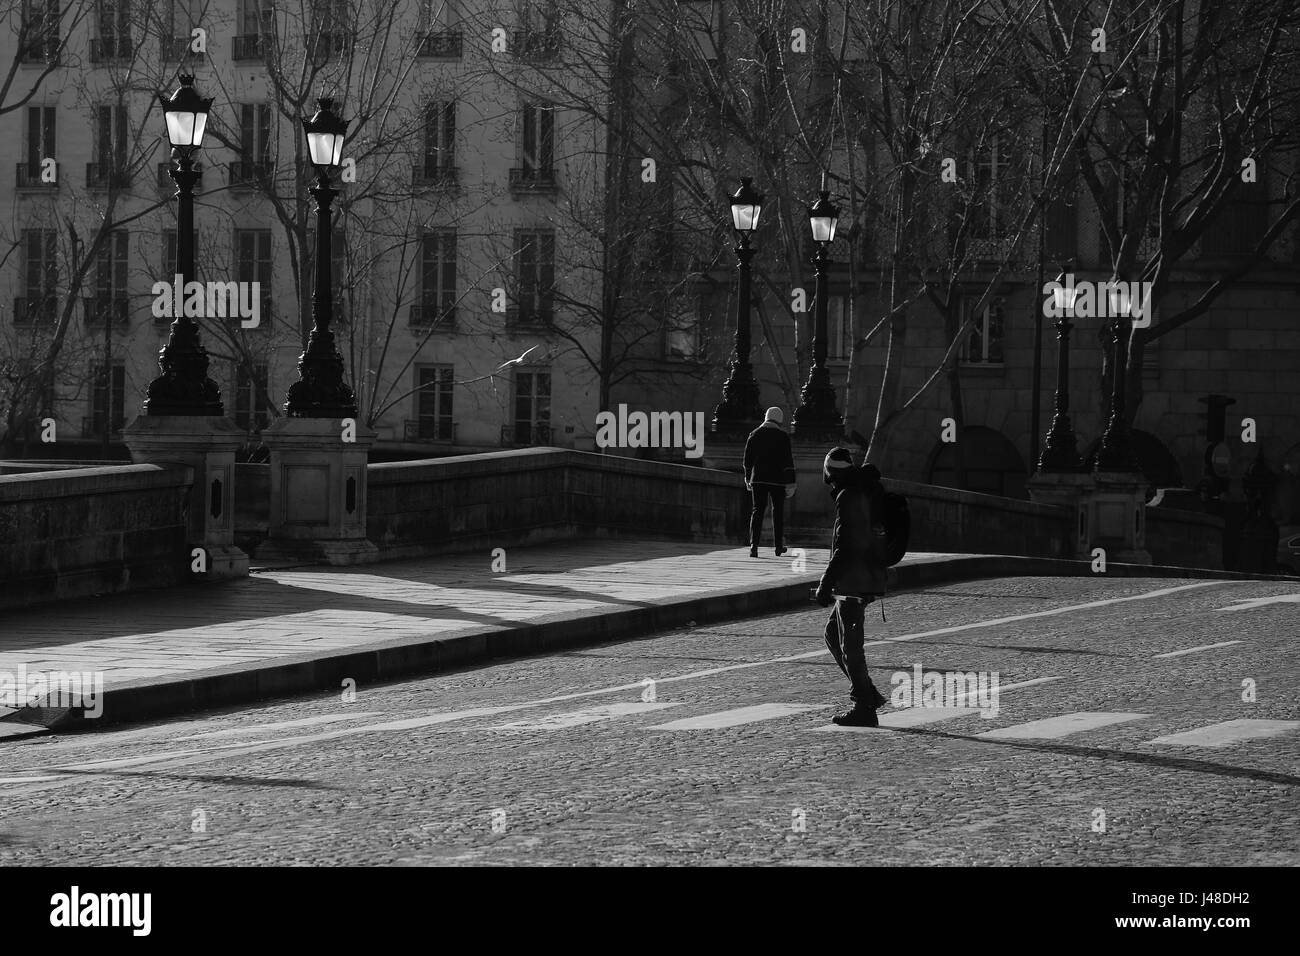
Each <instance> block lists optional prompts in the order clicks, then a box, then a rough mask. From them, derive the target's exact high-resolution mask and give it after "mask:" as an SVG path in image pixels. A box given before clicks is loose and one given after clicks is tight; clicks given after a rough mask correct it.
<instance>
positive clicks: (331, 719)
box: [171, 710, 384, 740]
mask: <svg viewBox="0 0 1300 956" xmlns="http://www.w3.org/2000/svg"><path fill="white" fill-rule="evenodd" d="M382 716H384V712H383V711H382V710H372V711H366V712H364V713H357V714H323V715H322V716H320V717H304V718H302V719H301V720H280V721H276V722H275V723H272V724H247V725H245V726H243V727H228V728H227V729H225V730H210V731H208V732H207V733H203V734H190V735H189V736H188V737H173V738H171V739H172V740H201V739H203V738H205V737H235V736H239V735H240V734H262V733H267V732H269V731H278V730H289V729H290V728H293V727H313V726H315V725H317V724H332V723H337V722H338V721H340V720H359V719H360V718H362V717H382Z"/></svg>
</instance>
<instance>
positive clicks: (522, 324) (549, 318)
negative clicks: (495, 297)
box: [506, 308, 555, 331]
mask: <svg viewBox="0 0 1300 956" xmlns="http://www.w3.org/2000/svg"><path fill="white" fill-rule="evenodd" d="M554 324H555V311H554V310H553V309H549V308H543V309H535V308H534V309H507V310H506V330H507V331H517V330H527V329H549V328H550V327H551V326H552V325H554Z"/></svg>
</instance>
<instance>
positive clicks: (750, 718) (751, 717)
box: [650, 704, 826, 730]
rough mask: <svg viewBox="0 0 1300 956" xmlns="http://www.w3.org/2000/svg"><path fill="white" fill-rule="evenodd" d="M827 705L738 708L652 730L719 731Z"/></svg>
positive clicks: (674, 722) (675, 722) (677, 721)
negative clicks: (721, 728)
mask: <svg viewBox="0 0 1300 956" xmlns="http://www.w3.org/2000/svg"><path fill="white" fill-rule="evenodd" d="M825 709H826V705H825V704H755V705H754V706H752V707H737V708H735V709H734V710H720V711H718V712H717V713H715V714H703V715H701V716H699V717H684V718H682V719H681V720H674V721H671V722H669V723H666V724H658V725H656V726H654V727H651V728H650V729H651V730H717V729H718V728H720V727H739V726H741V725H742V724H752V723H756V722H758V721H760V720H773V719H775V718H777V717H789V716H790V715H791V714H801V713H803V712H804V711H808V710H825Z"/></svg>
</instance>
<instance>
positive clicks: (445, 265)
mask: <svg viewBox="0 0 1300 956" xmlns="http://www.w3.org/2000/svg"><path fill="white" fill-rule="evenodd" d="M419 291H420V301H419V302H418V303H417V304H416V305H415V306H414V308H413V309H412V310H411V324H412V325H434V324H437V325H439V326H442V327H450V326H452V325H454V324H455V322H456V231H455V230H454V229H445V230H441V231H438V232H427V233H425V234H424V235H423V236H421V237H420V290H419Z"/></svg>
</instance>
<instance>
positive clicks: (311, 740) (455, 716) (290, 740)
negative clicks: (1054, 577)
mask: <svg viewBox="0 0 1300 956" xmlns="http://www.w3.org/2000/svg"><path fill="white" fill-rule="evenodd" d="M1246 583H1251V582H1247V581H1199V582H1196V583H1195V584H1187V585H1181V586H1179V587H1174V588H1161V589H1158V590H1155V591H1148V592H1146V593H1143V594H1135V595H1130V596H1128V597H1122V598H1111V599H1107V600H1103V601H1091V602H1089V603H1087V604H1073V605H1068V606H1066V607H1062V608H1056V609H1054V610H1049V611H1038V612H1035V613H1033V614H1022V615H1017V616H1013V617H1002V618H994V619H992V620H988V621H975V622H972V623H969V624H960V625H955V626H953V627H947V628H941V629H939V630H937V631H922V632H918V633H915V634H904V635H901V636H899V637H894V638H889V639H888V640H885V641H872V642H870V644H869V645H868V646H872V645H876V644H892V643H896V642H898V641H908V640H914V639H916V638H921V637H931V636H935V635H939V634H952V633H955V632H958V631H963V630H970V629H973V628H982V627H993V626H995V625H998V624H1006V623H1012V622H1015V621H1021V620H1028V619H1032V618H1040V617H1049V616H1052V615H1055V614H1066V613H1069V612H1072V611H1079V610H1088V609H1091V608H1096V607H1106V606H1109V605H1112V604H1118V603H1122V602H1125V601H1138V600H1146V599H1148V598H1158V597H1164V596H1166V595H1169V594H1174V593H1178V592H1181V591H1186V590H1190V589H1193V588H1199V587H1211V586H1214V585H1220V584H1246ZM829 653H830V651H829V650H827V649H826V648H824V647H823V648H821V649H819V650H815V651H806V652H803V653H800V654H788V655H784V656H781V657H771V658H767V659H765V660H761V661H747V662H745V663H743V664H728V665H725V666H723V667H710V668H706V669H704V670H698V671H692V672H690V673H687V674H678V675H676V676H672V677H656V678H655V682H656V683H657V684H668V683H673V682H676V681H685V680H695V679H698V678H701V677H712V676H714V675H717V674H725V673H730V672H733V671H740V670H748V669H750V668H754V667H768V666H770V665H772V664H789V663H793V662H795V661H804V660H809V659H811V658H814V657H821V656H823V655H826V654H829ZM1060 679H1061V678H1057V677H1044V678H1037V679H1035V680H1030V681H1023V682H1021V683H1020V684H1015V685H1004V686H1003V687H1001V688H1000V689H999V690H1000V691H1001V690H1008V689H1010V688H1011V687H1016V686H1019V687H1027V686H1030V685H1032V684H1038V683H1045V682H1047V681H1052V680H1060ZM643 689H644V683H643V682H642V681H640V680H638V681H637V682H636V683H630V684H619V685H617V686H614V687H602V688H599V689H597V690H589V691H579V692H577V693H573V694H562V695H559V696H556V697H547V698H543V699H539V700H532V701H525V702H522V703H519V704H509V705H503V706H497V707H480V708H474V709H470V710H461V711H446V712H442V713H434V714H428V715H425V716H422V717H413V718H407V719H402V720H394V721H387V722H385V723H379V724H365V725H362V726H360V727H348V728H345V729H342V730H327V731H322V732H320V733H315V734H304V735H300V736H294V737H281V738H279V739H276V740H270V741H265V742H260V743H255V744H246V743H234V744H221V745H214V746H210V747H205V748H200V749H195V750H187V751H179V752H171V753H166V754H150V755H146V756H141V757H128V758H123V759H120V760H113V761H99V762H93V763H82V764H74V765H70V766H66V767H56V768H51V769H55V770H59V769H67V770H72V771H80V770H99V769H113V768H120V767H129V766H135V765H138V764H145V763H157V762H158V761H159V760H163V759H175V760H176V762H177V764H178V765H183V764H188V763H196V762H200V761H202V760H205V759H209V758H220V757H228V756H243V755H246V754H254V753H261V752H264V751H267V750H274V749H278V748H281V747H293V746H299V745H307V744H317V743H322V742H324V741H327V740H335V739H338V738H342V737H351V736H354V735H357V734H365V733H372V732H376V731H395V730H411V729H415V728H418V727H425V726H430V725H435V724H441V723H448V722H451V721H456V720H462V719H465V718H469V717H481V716H490V715H493V714H500V713H507V712H510V711H516V710H525V709H528V708H532V707H541V706H544V705H546V704H558V703H564V702H566V701H571V700H582V699H585V698H588V697H600V696H604V695H606V694H615V693H620V692H622V691H636V692H637V693H640V692H641V691H642V690H643ZM805 706H806V707H807V708H808V709H821V707H820V705H819V706H817V707H813V706H812V705H805ZM124 733H134V731H126V732H124ZM33 769H36V768H33ZM41 769H44V768H41ZM28 772H29V773H30V772H31V771H28ZM80 779H84V778H82V777H80V776H71V775H58V776H54V777H49V776H41V777H0V785H4V784H20V783H33V782H43V781H47V780H54V781H59V782H69V781H74V780H80Z"/></svg>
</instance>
